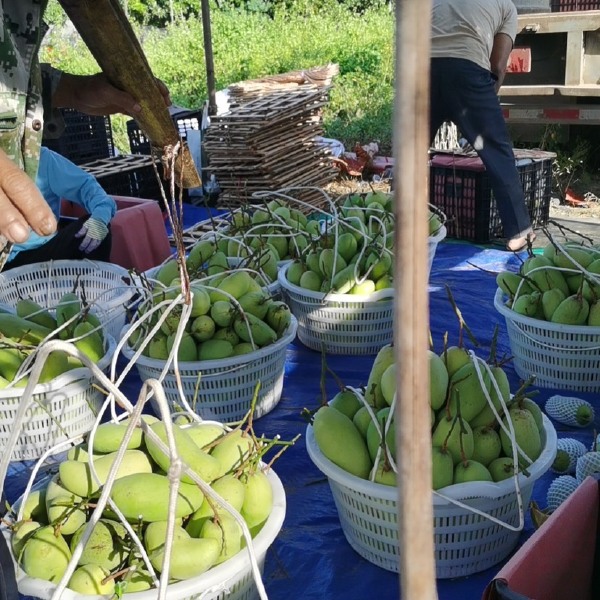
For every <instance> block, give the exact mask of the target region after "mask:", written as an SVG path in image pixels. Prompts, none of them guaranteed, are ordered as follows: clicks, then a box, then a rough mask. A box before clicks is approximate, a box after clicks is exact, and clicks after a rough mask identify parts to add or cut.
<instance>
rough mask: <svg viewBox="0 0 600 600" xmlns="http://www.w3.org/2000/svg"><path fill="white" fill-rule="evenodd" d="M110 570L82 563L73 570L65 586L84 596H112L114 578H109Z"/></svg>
mask: <svg viewBox="0 0 600 600" xmlns="http://www.w3.org/2000/svg"><path fill="white" fill-rule="evenodd" d="M109 575H110V572H109V571H107V570H106V569H104V568H103V567H101V566H99V565H95V564H89V565H83V566H81V567H78V568H77V569H75V571H73V575H71V579H69V583H68V584H67V587H68V588H69V589H70V590H72V591H73V592H75V593H77V594H82V595H84V596H89V595H94V596H97V595H100V596H113V594H114V593H115V580H114V579H112V578H109V577H108V576H109Z"/></svg>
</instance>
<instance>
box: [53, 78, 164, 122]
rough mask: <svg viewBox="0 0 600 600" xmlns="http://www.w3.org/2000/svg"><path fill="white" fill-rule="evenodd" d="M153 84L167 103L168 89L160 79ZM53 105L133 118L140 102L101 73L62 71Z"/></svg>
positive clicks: (84, 111)
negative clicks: (121, 114) (78, 73)
mask: <svg viewBox="0 0 600 600" xmlns="http://www.w3.org/2000/svg"><path fill="white" fill-rule="evenodd" d="M156 83H157V86H158V90H159V92H160V94H161V96H162V97H163V99H164V101H165V104H166V105H167V106H170V105H171V99H170V98H169V90H168V89H167V87H166V86H165V84H164V83H163V82H162V81H160V80H159V79H157V80H156ZM52 107H53V108H62V107H69V108H74V109H76V110H78V111H80V112H83V113H87V114H89V115H112V114H115V113H123V114H126V115H130V116H132V117H135V116H136V115H137V114H138V113H139V112H140V111H141V106H140V104H139V102H138V101H137V100H136V99H135V98H133V96H131V95H130V94H128V93H127V92H123V91H122V90H119V89H117V88H116V87H114V86H113V85H111V84H110V83H109V81H108V79H107V78H106V75H104V73H96V74H95V75H71V74H70V73H63V74H62V75H61V77H60V80H59V81H58V83H57V85H56V88H55V90H54V93H53V95H52Z"/></svg>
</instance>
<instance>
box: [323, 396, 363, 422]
mask: <svg viewBox="0 0 600 600" xmlns="http://www.w3.org/2000/svg"><path fill="white" fill-rule="evenodd" d="M362 405H363V404H362V402H361V401H360V399H359V397H358V395H357V394H356V392H354V391H353V390H350V389H348V388H344V389H343V390H340V391H339V392H338V393H337V394H336V395H335V396H334V397H333V398H332V399H331V400H330V402H329V406H331V407H332V408H335V409H336V410H339V411H340V412H342V413H344V414H345V415H346V416H347V417H348V418H350V419H353V418H354V415H355V414H356V411H357V410H358V409H359V408H361V406H362Z"/></svg>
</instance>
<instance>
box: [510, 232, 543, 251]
mask: <svg viewBox="0 0 600 600" xmlns="http://www.w3.org/2000/svg"><path fill="white" fill-rule="evenodd" d="M535 238H536V235H535V233H534V232H533V231H530V232H529V233H527V234H526V235H522V236H519V237H515V238H512V239H510V240H508V242H506V249H507V250H510V251H511V252H521V251H522V250H526V249H527V248H528V247H529V246H531V244H532V243H533V242H534V241H535Z"/></svg>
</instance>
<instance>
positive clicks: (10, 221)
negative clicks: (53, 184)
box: [0, 150, 56, 243]
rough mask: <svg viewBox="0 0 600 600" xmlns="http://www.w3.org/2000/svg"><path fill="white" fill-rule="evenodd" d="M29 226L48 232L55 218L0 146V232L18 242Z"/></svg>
mask: <svg viewBox="0 0 600 600" xmlns="http://www.w3.org/2000/svg"><path fill="white" fill-rule="evenodd" d="M30 228H31V229H33V230H34V231H35V232H36V233H37V234H39V235H50V234H52V233H54V232H55V231H56V218H55V216H54V213H53V212H52V210H51V209H50V207H49V206H48V204H47V203H46V201H45V200H44V198H43V196H42V195H41V194H40V191H39V190H38V188H37V187H36V185H35V183H34V182H33V180H32V179H31V178H30V177H29V176H28V175H27V173H25V172H24V171H23V170H21V169H20V168H19V167H18V166H17V165H16V164H15V163H14V162H13V161H12V160H11V159H10V158H8V156H7V155H6V154H5V153H4V152H3V151H2V150H0V234H2V235H4V236H5V237H6V238H7V239H8V241H9V242H14V243H22V242H24V241H25V240H26V239H27V238H28V237H29V230H30Z"/></svg>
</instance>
